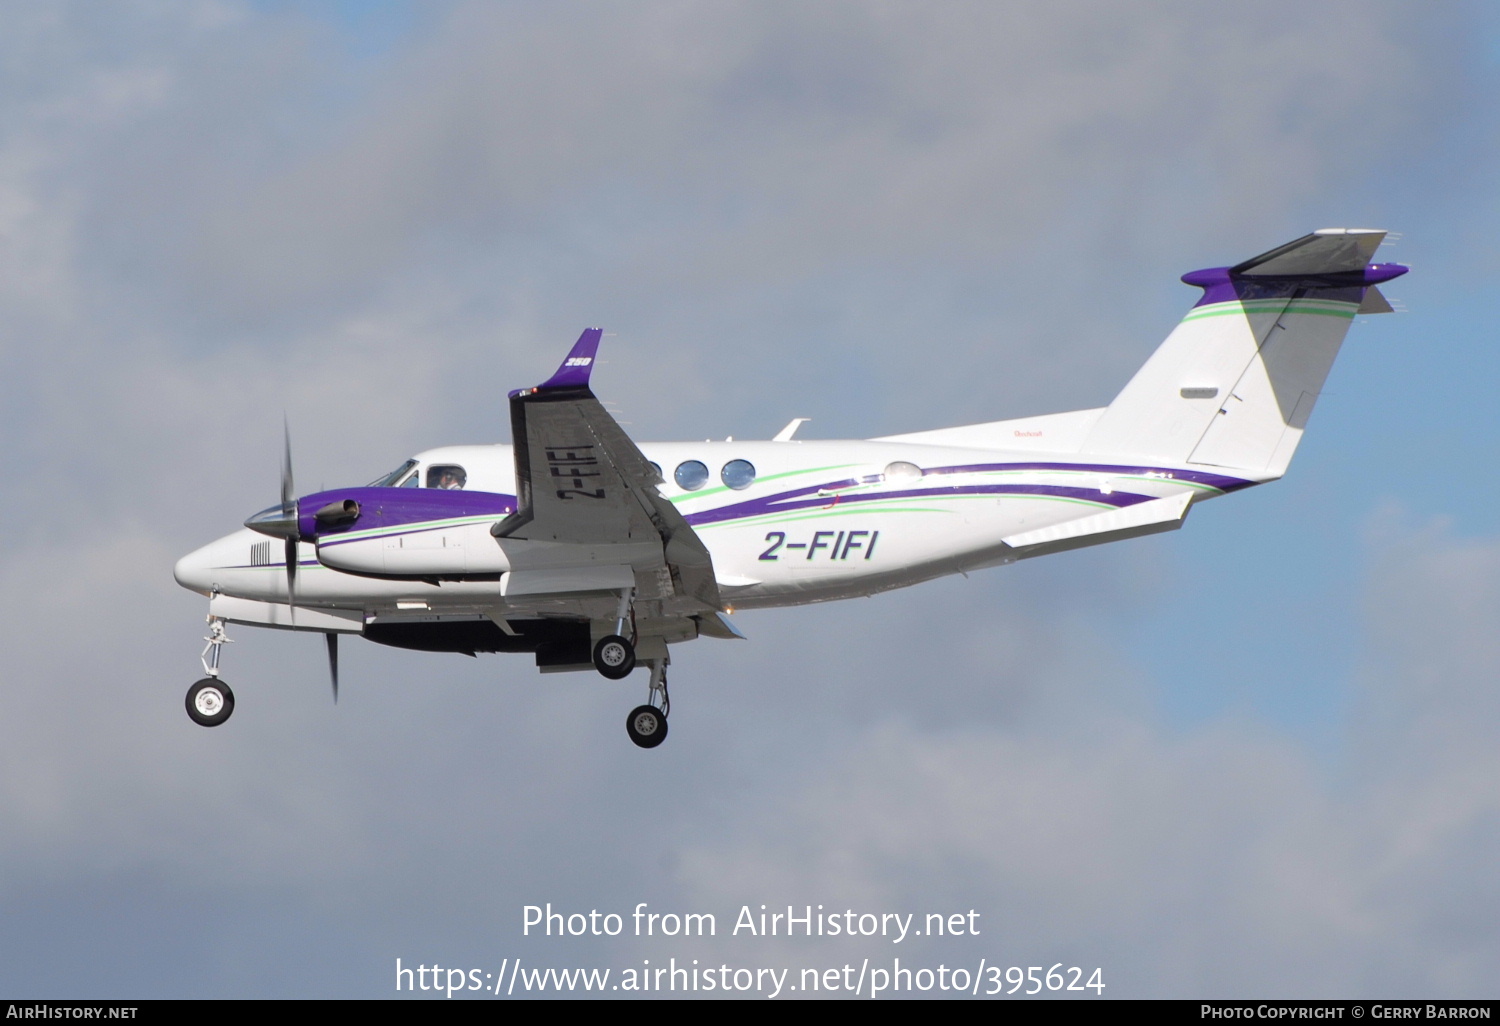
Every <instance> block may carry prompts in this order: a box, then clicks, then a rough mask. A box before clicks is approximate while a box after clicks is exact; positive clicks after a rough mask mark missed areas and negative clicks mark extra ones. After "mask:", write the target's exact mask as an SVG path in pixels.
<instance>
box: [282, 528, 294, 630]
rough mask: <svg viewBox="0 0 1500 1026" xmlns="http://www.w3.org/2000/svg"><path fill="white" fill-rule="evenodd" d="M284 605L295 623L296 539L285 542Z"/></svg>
mask: <svg viewBox="0 0 1500 1026" xmlns="http://www.w3.org/2000/svg"><path fill="white" fill-rule="evenodd" d="M285 551H286V604H287V605H288V606H290V607H291V609H292V622H293V623H296V622H297V539H296V538H288V539H287V540H286V550H285Z"/></svg>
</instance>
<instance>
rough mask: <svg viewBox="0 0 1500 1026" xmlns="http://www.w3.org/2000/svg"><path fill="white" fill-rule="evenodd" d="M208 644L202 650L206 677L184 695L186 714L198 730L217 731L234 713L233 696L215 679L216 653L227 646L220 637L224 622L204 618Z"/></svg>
mask: <svg viewBox="0 0 1500 1026" xmlns="http://www.w3.org/2000/svg"><path fill="white" fill-rule="evenodd" d="M203 640H204V641H206V642H208V644H207V645H206V646H205V647H204V649H203V656H202V660H203V672H204V673H206V674H208V676H206V677H204V678H203V679H202V680H200V681H198V682H197V683H196V684H194V685H193V686H192V687H190V688H188V693H187V703H186V704H187V714H188V716H189V717H190V718H191V719H192V721H193V722H194V723H196V724H198V726H200V727H217V726H218V725H219V724H221V723H223V722H224V721H225V720H227V719H229V717H230V714H231V713H233V712H234V692H233V691H231V690H229V685H228V684H225V683H224V682H223V681H222V680H220V679H219V652H220V650H221V649H222V648H223V647H224V646H225V645H227V644H229V643H230V639H229V636H228V635H226V634H225V633H224V621H223V620H221V619H220V618H219V617H217V616H214V615H212V614H210V615H209V617H208V637H206V638H204V639H203Z"/></svg>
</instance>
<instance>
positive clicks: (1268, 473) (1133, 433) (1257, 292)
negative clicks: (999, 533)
mask: <svg viewBox="0 0 1500 1026" xmlns="http://www.w3.org/2000/svg"><path fill="white" fill-rule="evenodd" d="M1384 238H1385V232H1383V231H1377V230H1374V229H1368V228H1324V229H1322V230H1320V231H1317V232H1314V233H1313V234H1311V235H1304V236H1303V237H1302V238H1300V239H1297V240H1296V241H1294V242H1289V243H1287V244H1286V245H1285V246H1279V247H1277V248H1276V249H1273V250H1271V251H1270V252H1269V253H1262V254H1261V255H1260V256H1257V257H1251V258H1250V259H1249V260H1246V261H1245V262H1244V263H1241V264H1237V265H1236V266H1234V267H1215V268H1210V269H1208V270H1203V271H1192V272H1190V273H1188V274H1185V275H1183V276H1182V280H1183V281H1184V282H1186V283H1187V284H1189V285H1197V286H1198V287H1199V288H1201V289H1203V298H1202V299H1200V300H1199V301H1198V304H1197V305H1196V306H1194V307H1193V308H1192V310H1190V311H1188V314H1187V316H1186V317H1184V318H1183V319H1182V323H1181V324H1179V325H1178V326H1177V328H1176V330H1174V331H1173V332H1172V334H1171V335H1169V336H1167V340H1166V341H1165V342H1163V343H1162V345H1161V347H1160V348H1159V349H1157V351H1156V352H1155V353H1154V354H1153V355H1152V357H1151V359H1149V360H1147V361H1146V364H1145V366H1143V367H1142V368H1141V369H1140V370H1139V371H1138V372H1137V373H1136V375H1135V377H1134V378H1132V379H1131V380H1130V383H1129V384H1128V385H1126V386H1125V389H1124V391H1122V392H1121V393H1120V394H1119V395H1118V396H1117V397H1116V398H1115V401H1114V402H1113V403H1111V404H1110V405H1109V407H1108V408H1107V409H1106V410H1105V411H1104V413H1103V415H1102V416H1101V417H1100V418H1099V421H1098V423H1097V424H1095V425H1094V428H1093V430H1092V431H1091V432H1090V433H1089V437H1088V439H1087V440H1086V441H1085V442H1084V445H1083V451H1084V452H1093V453H1099V454H1101V455H1105V454H1107V455H1110V456H1132V457H1138V458H1141V459H1148V458H1149V459H1150V460H1154V461H1163V462H1170V463H1199V464H1205V465H1209V466H1216V467H1232V468H1235V469H1237V470H1242V471H1247V472H1252V473H1254V474H1255V476H1256V477H1257V478H1261V479H1265V480H1269V479H1272V478H1276V477H1280V476H1281V475H1282V474H1284V473H1285V472H1286V468H1287V464H1288V463H1290V462H1291V458H1292V453H1293V452H1294V451H1295V450H1296V448H1297V443H1298V442H1299V441H1301V439H1302V431H1303V428H1304V427H1306V425H1307V418H1308V415H1309V414H1311V413H1312V408H1313V403H1314V402H1316V401H1317V397H1318V393H1319V391H1321V390H1322V388H1323V381H1324V379H1326V378H1327V376H1328V370H1329V368H1330V367H1332V366H1333V360H1334V357H1336V356H1337V355H1338V352H1339V346H1340V345H1341V344H1342V343H1343V341H1344V335H1345V333H1346V332H1347V331H1348V330H1349V323H1350V321H1352V320H1353V319H1354V315H1355V314H1356V313H1384V312H1387V311H1389V310H1390V305H1389V304H1388V303H1386V301H1385V298H1384V297H1383V296H1382V295H1381V294H1380V290H1379V289H1378V288H1377V287H1376V286H1377V285H1378V284H1379V283H1380V282H1383V281H1389V280H1390V279H1392V278H1395V277H1397V276H1399V275H1402V274H1405V273H1406V270H1407V269H1406V268H1405V267H1402V266H1401V265H1400V264H1371V263H1370V262H1369V261H1370V258H1371V257H1372V256H1374V254H1375V250H1376V248H1378V247H1379V245H1380V243H1381V240H1383V239H1384Z"/></svg>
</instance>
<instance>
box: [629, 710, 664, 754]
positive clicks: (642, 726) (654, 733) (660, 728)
mask: <svg viewBox="0 0 1500 1026" xmlns="http://www.w3.org/2000/svg"><path fill="white" fill-rule="evenodd" d="M625 732H626V733H627V734H629V735H630V740H632V741H634V742H635V743H636V744H638V745H640V746H641V747H642V748H655V747H656V746H657V745H659V744H661V743H662V742H663V741H665V740H666V739H667V718H666V717H665V716H663V715H662V714H661V710H660V709H658V708H657V707H656V706H654V705H638V706H636V707H635V708H634V709H632V710H630V715H629V716H627V717H625Z"/></svg>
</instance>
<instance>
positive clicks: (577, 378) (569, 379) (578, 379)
mask: <svg viewBox="0 0 1500 1026" xmlns="http://www.w3.org/2000/svg"><path fill="white" fill-rule="evenodd" d="M603 337H604V329H603V328H585V329H583V334H582V335H579V336H578V341H577V342H574V343H573V348H572V349H570V350H568V355H567V356H566V357H564V358H563V362H562V363H560V364H559V365H558V367H557V373H555V374H553V375H552V377H550V378H548V379H547V380H546V381H544V382H542V383H541V384H540V385H538V386H537V388H539V389H541V388H587V387H588V384H589V375H590V374H591V373H593V370H594V357H595V356H596V355H598V352H599V340H600V339H602V338H603Z"/></svg>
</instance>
